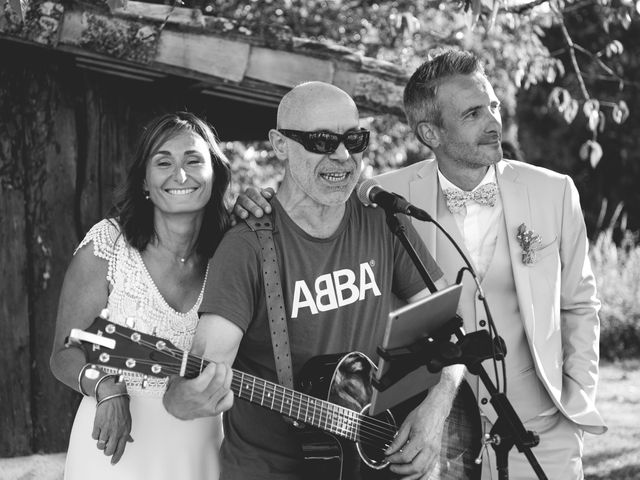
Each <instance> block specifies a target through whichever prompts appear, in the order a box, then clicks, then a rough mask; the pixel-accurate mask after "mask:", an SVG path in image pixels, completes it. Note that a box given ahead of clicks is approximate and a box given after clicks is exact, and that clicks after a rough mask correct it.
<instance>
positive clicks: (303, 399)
mask: <svg viewBox="0 0 640 480" xmlns="http://www.w3.org/2000/svg"><path fill="white" fill-rule="evenodd" d="M209 363H211V362H210V361H208V360H206V359H203V358H200V357H197V356H196V355H191V354H189V360H188V361H187V365H189V366H190V367H187V369H186V371H185V375H184V376H185V377H187V378H193V377H196V376H197V375H198V374H199V373H200V372H201V371H202V369H203V368H204V367H205V366H207V365H208V364H209ZM191 366H195V367H191ZM232 372H233V376H232V380H231V390H232V391H233V394H234V395H235V396H236V397H238V398H241V399H243V400H246V401H248V402H251V403H254V404H256V405H260V406H261V407H264V408H267V409H269V410H272V411H274V412H278V413H281V414H282V415H285V416H287V417H289V418H292V419H294V420H297V421H299V422H302V423H305V424H307V425H310V426H313V427H316V428H319V429H321V430H324V431H327V432H330V433H334V434H336V435H339V436H341V437H344V438H347V439H349V440H352V441H355V440H356V439H357V436H358V430H359V426H360V421H361V415H360V413H358V412H355V411H353V410H350V409H348V408H345V407H342V406H340V405H336V404H334V403H330V402H327V401H325V400H320V399H318V398H315V397H312V396H310V395H305V394H304V393H300V392H297V391H295V390H292V389H289V388H286V387H283V386H282V385H278V384H277V383H273V382H269V381H267V380H263V379H262V378H259V377H256V376H254V375H250V374H248V373H244V372H240V371H238V370H235V369H234V370H232Z"/></svg>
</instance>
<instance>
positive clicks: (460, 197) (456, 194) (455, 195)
mask: <svg viewBox="0 0 640 480" xmlns="http://www.w3.org/2000/svg"><path fill="white" fill-rule="evenodd" d="M442 193H443V194H444V198H445V199H446V200H447V207H448V208H449V211H450V212H451V213H457V212H459V211H460V210H462V207H464V206H465V205H466V203H467V201H468V200H473V201H475V202H477V203H479V204H480V205H487V206H489V207H493V206H494V205H495V204H496V195H497V194H498V186H497V185H496V184H495V183H493V182H491V183H485V184H484V185H482V186H480V187H479V188H478V189H477V190H474V191H473V192H465V191H463V190H454V189H452V188H450V189H446V190H443V191H442Z"/></svg>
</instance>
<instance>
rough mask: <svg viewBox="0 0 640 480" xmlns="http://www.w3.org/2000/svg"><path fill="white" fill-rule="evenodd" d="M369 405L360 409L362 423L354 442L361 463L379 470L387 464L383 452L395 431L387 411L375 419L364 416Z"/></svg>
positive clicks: (393, 421) (391, 416) (391, 417)
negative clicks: (356, 439)
mask: <svg viewBox="0 0 640 480" xmlns="http://www.w3.org/2000/svg"><path fill="white" fill-rule="evenodd" d="M368 409H369V405H367V406H366V407H364V408H363V409H362V412H361V413H362V414H363V417H362V422H361V424H360V431H359V432H358V441H357V442H356V445H357V448H358V453H359V454H360V458H362V460H363V462H364V463H365V464H367V466H369V467H370V468H374V469H381V468H384V467H386V466H387V465H388V464H389V463H388V462H387V461H386V460H385V454H384V451H385V450H386V449H387V447H388V446H389V445H390V444H391V442H392V441H393V437H394V435H395V433H396V431H397V427H396V423H395V419H394V418H393V415H391V412H389V411H388V410H387V411H386V412H382V413H380V414H379V415H376V416H375V417H369V416H365V415H364V412H366V411H367V410H368Z"/></svg>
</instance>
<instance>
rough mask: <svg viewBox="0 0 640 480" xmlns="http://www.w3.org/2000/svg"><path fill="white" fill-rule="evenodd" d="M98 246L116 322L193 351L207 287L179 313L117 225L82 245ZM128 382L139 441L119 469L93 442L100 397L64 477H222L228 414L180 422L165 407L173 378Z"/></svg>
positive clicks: (84, 410)
mask: <svg viewBox="0 0 640 480" xmlns="http://www.w3.org/2000/svg"><path fill="white" fill-rule="evenodd" d="M90 242H93V253H94V255H95V256H97V257H99V258H102V259H105V260H106V261H107V262H108V273H107V281H108V284H109V291H110V293H109V299H108V302H107V308H108V309H109V319H110V320H111V321H112V322H114V323H118V324H121V325H125V326H127V327H129V328H133V329H135V330H138V331H141V332H144V333H150V334H152V335H155V336H158V337H163V338H166V339H168V340H170V341H171V342H172V343H173V344H174V345H176V346H177V347H179V348H181V349H184V350H188V349H189V348H190V347H191V342H192V340H193V335H194V334H195V330H196V325H197V323H198V308H199V306H200V302H201V301H202V295H203V292H204V284H203V288H202V290H201V291H200V295H199V296H198V300H197V301H196V304H195V305H194V306H193V308H191V310H189V311H188V312H186V313H181V312H177V311H175V310H174V309H173V308H171V307H170V306H169V305H168V304H167V302H166V301H165V299H164V298H163V297H162V295H161V294H160V292H159V291H158V288H157V287H156V285H155V283H154V282H153V280H152V279H151V276H150V275H149V272H148V271H147V268H146V266H145V265H144V263H143V261H142V257H141V256H140V253H139V252H138V250H136V249H135V248H132V247H131V246H129V244H128V243H127V242H126V241H125V239H124V236H123V235H121V234H120V229H119V227H118V226H117V224H116V222H115V221H114V220H111V221H109V220H102V221H101V222H100V223H98V224H96V225H95V226H94V227H93V228H92V229H91V230H90V231H89V233H87V236H86V237H85V238H84V240H83V241H82V242H81V243H80V245H79V246H78V248H81V247H82V246H84V245H87V244H88V243H90ZM76 251H77V250H76ZM205 281H206V277H205ZM125 378H126V383H127V390H128V392H129V395H130V396H131V400H130V408H131V418H132V430H131V436H132V437H133V440H134V441H133V442H129V443H127V447H126V449H125V452H124V455H123V456H122V458H121V460H120V461H119V462H118V463H117V464H116V465H111V464H110V458H111V457H107V456H105V455H104V454H103V452H102V451H101V450H98V448H97V447H96V441H95V440H94V439H93V438H92V437H91V433H92V431H93V421H94V417H95V407H96V401H95V398H93V397H84V398H83V399H82V402H81V403H80V407H79V408H78V412H77V413H76V417H75V420H74V423H73V428H72V431H71V437H70V440H69V449H68V452H67V460H66V466H65V475H64V478H65V479H66V480H79V479H82V480H84V479H89V478H90V479H91V480H138V479H140V480H142V479H154V480H176V479H188V480H216V479H217V478H218V474H219V470H218V469H219V466H218V450H219V447H220V442H221V440H222V425H221V420H220V417H219V416H217V417H212V418H202V419H196V420H188V421H183V420H178V419H176V418H175V417H173V416H171V415H170V414H169V413H167V411H166V410H165V409H164V406H163V405H162V395H163V394H164V391H165V389H166V379H156V380H155V381H150V382H148V384H147V383H145V385H144V386H143V385H142V382H141V378H140V377H139V376H138V375H136V374H129V375H127V376H126V377H125Z"/></svg>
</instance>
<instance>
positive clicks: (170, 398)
mask: <svg viewBox="0 0 640 480" xmlns="http://www.w3.org/2000/svg"><path fill="white" fill-rule="evenodd" d="M232 376H233V372H232V370H231V368H229V367H228V366H226V365H225V364H224V363H218V364H216V363H210V364H209V365H207V367H206V368H205V369H204V370H203V371H202V373H200V375H198V376H197V377H196V378H193V379H185V378H183V377H179V376H173V377H171V378H170V379H169V385H168V387H167V391H166V392H165V394H164V397H163V399H162V403H163V404H164V408H165V409H166V410H167V411H168V412H169V413H170V414H171V415H173V416H174V417H176V418H179V419H181V420H191V419H193V418H200V417H211V416H214V415H218V414H220V413H222V412H224V411H226V410H228V409H230V408H231V406H232V405H233V392H232V391H231V379H232Z"/></svg>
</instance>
